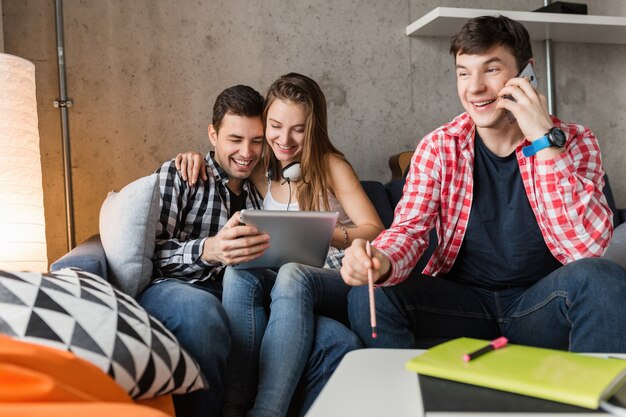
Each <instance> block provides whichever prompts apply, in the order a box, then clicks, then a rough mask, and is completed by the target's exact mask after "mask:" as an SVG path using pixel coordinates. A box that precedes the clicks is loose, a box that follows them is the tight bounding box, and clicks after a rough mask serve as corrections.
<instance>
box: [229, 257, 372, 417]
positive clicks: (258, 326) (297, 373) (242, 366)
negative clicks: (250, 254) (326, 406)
mask: <svg viewBox="0 0 626 417" xmlns="http://www.w3.org/2000/svg"><path fill="white" fill-rule="evenodd" d="M348 291H349V287H348V286H347V285H346V284H344V282H343V280H342V279H341V277H340V275H339V271H338V270H332V269H322V268H314V267H309V266H306V265H300V264H294V263H290V264H286V265H284V266H283V267H281V268H280V270H279V271H278V272H275V271H271V270H236V269H232V268H227V269H226V272H225V274H224V295H223V305H224V309H225V310H226V313H227V314H228V317H229V320H230V323H231V328H232V343H233V344H232V349H231V353H230V356H229V358H228V366H227V382H226V393H225V399H224V416H225V417H231V416H242V415H246V413H247V415H248V416H284V415H285V414H286V413H287V411H288V407H289V404H290V401H291V399H292V396H293V394H294V392H295V390H296V386H297V385H298V383H299V381H301V382H302V380H304V381H308V382H303V384H304V385H301V386H304V389H305V397H304V398H303V399H301V401H300V403H301V404H302V408H301V410H299V411H300V412H302V411H303V409H306V408H308V406H310V404H311V402H312V400H313V399H314V398H315V396H316V395H317V393H319V390H321V387H323V385H324V384H325V382H326V380H327V378H328V377H329V376H330V374H331V373H332V370H334V367H335V366H336V365H337V364H338V362H339V360H340V359H341V357H342V356H343V355H344V354H345V353H347V352H349V351H350V350H353V349H356V348H358V347H360V343H359V341H358V339H357V338H356V336H355V335H354V334H353V333H352V332H350V331H349V330H348V329H347V328H346V327H345V326H343V324H340V323H339V322H337V321H340V322H343V323H347V308H346V306H347V300H346V296H347V294H348ZM270 297H271V302H270V301H269V298H270ZM268 305H269V310H268ZM316 314H318V315H322V316H327V317H328V318H321V317H319V316H316ZM316 317H319V318H318V319H317V320H316ZM329 318H330V319H329ZM331 319H333V320H331ZM335 320H337V321H335ZM337 338H338V339H337ZM329 364H330V365H329ZM320 366H321V367H322V368H320ZM303 375H304V377H303ZM257 377H258V379H257ZM301 378H302V379H301Z"/></svg>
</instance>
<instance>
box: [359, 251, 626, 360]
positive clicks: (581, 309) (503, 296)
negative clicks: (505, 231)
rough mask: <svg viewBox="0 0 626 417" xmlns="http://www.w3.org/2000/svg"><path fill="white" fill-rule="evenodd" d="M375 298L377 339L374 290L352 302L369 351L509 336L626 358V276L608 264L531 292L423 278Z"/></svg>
mask: <svg viewBox="0 0 626 417" xmlns="http://www.w3.org/2000/svg"><path fill="white" fill-rule="evenodd" d="M375 293H376V296H375V297H376V313H377V325H378V338H377V339H372V338H370V337H369V333H370V327H369V322H370V321H369V304H368V293H367V287H355V288H353V289H352V290H351V292H350V294H349V296H348V300H349V303H348V305H349V307H348V309H349V314H350V322H351V324H352V329H353V330H354V331H355V332H356V333H357V335H358V336H359V337H361V339H362V340H363V342H364V344H365V345H366V346H367V347H383V348H413V347H415V343H416V338H418V339H419V338H422V337H430V338H443V339H451V338H455V337H462V336H467V337H476V338H481V339H492V338H495V337H498V336H499V335H503V336H506V337H507V338H508V339H509V341H510V342H511V343H516V344H523V345H531V346H538V347H546V348H553V349H569V350H571V351H575V352H620V353H624V352H626V271H625V270H624V269H623V268H621V267H620V266H618V265H617V264H615V263H613V262H611V261H608V260H605V259H601V258H593V259H581V260H578V261H576V262H572V263H570V264H568V265H565V266H562V267H560V268H559V269H557V270H556V271H554V272H552V273H551V274H549V275H548V276H546V277H544V278H543V279H541V280H540V281H538V282H537V283H535V284H534V285H532V286H530V287H527V288H509V289H505V290H501V291H491V290H487V289H483V288H476V287H471V286H468V285H463V284H459V283H455V282H453V281H450V280H447V279H445V278H435V277H429V276H425V275H422V276H421V277H414V278H409V279H407V280H406V281H404V282H403V283H401V284H399V285H397V286H394V287H380V288H376V290H375Z"/></svg>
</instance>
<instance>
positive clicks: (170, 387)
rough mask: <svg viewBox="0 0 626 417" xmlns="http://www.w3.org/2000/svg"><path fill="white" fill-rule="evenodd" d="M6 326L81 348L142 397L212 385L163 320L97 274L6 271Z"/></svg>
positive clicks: (1, 293) (2, 299)
mask: <svg viewBox="0 0 626 417" xmlns="http://www.w3.org/2000/svg"><path fill="white" fill-rule="evenodd" d="M0 333H5V334H7V335H9V336H12V337H15V338H17V339H20V340H24V341H28V342H32V343H38V344H43V345H47V346H52V347H55V348H59V349H63V350H67V351H70V352H73V353H74V354H75V355H76V356H79V357H81V358H83V359H86V360H87V361H89V362H91V363H93V364H95V365H96V366H98V367H99V368H100V369H102V370H103V371H104V372H106V373H108V374H109V375H110V376H111V377H112V378H114V379H115V381H116V382H117V383H118V384H119V385H121V386H122V387H123V388H124V389H125V390H126V391H127V392H128V394H129V395H130V396H131V397H133V398H135V399H143V398H152V397H156V396H159V395H164V394H170V393H173V394H184V393H187V392H191V391H195V390H197V389H203V388H206V387H207V383H206V380H205V379H204V377H203V376H202V373H201V372H200V369H199V367H198V364H197V363H196V362H195V360H193V359H192V358H191V357H190V356H189V354H188V353H187V352H185V351H184V350H183V349H182V348H181V347H180V345H179V344H178V341H177V340H176V338H175V337H174V335H172V333H170V332H169V331H168V330H167V329H166V328H165V327H164V326H163V325H162V324H161V323H160V322H159V321H158V320H156V319H154V318H153V317H151V316H149V315H148V313H147V312H146V311H145V310H144V309H143V308H142V307H141V306H140V305H139V304H137V302H136V301H135V300H134V299H133V298H132V297H130V296H128V295H126V294H124V293H122V292H121V291H118V290H116V289H114V288H113V287H112V286H111V285H110V284H109V283H108V282H107V281H105V280H104V279H103V278H101V277H98V276H97V275H93V274H90V273H88V272H84V271H80V270H76V269H62V270H60V271H57V272H51V273H45V274H40V273H35V272H6V271H0Z"/></svg>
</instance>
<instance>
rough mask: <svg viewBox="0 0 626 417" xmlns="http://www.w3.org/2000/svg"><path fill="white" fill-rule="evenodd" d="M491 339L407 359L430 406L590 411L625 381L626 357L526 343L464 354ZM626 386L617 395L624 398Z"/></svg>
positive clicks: (459, 342)
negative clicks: (475, 355) (468, 357)
mask: <svg viewBox="0 0 626 417" xmlns="http://www.w3.org/2000/svg"><path fill="white" fill-rule="evenodd" d="M488 343H489V341H486V340H479V339H470V338H459V339H455V340H452V341H449V342H446V343H443V344H441V345H438V346H435V347H433V348H431V349H429V350H428V351H426V352H425V353H424V354H422V355H419V356H417V357H415V358H413V359H411V360H410V361H409V362H407V364H406V367H407V369H409V370H411V371H414V372H417V373H418V374H419V382H420V388H421V390H422V398H423V402H424V407H425V409H426V410H429V411H528V412H533V411H540V412H541V411H546V412H577V411H584V412H588V411H589V409H598V408H599V407H600V403H601V402H602V401H605V400H607V399H609V398H611V397H613V395H614V394H615V393H616V392H617V391H618V390H620V388H621V387H622V386H623V385H624V382H625V381H626V361H625V360H622V359H617V358H603V357H597V356H589V355H582V354H577V353H571V352H565V351H560V350H553V349H543V348H535V347H529V346H522V345H514V344H509V345H507V346H506V347H503V348H501V349H497V350H493V351H490V352H488V353H486V354H484V355H482V356H479V357H478V358H476V359H474V360H471V361H469V362H465V361H464V360H463V356H464V355H465V354H467V353H469V352H473V351H475V350H477V349H480V348H482V347H484V346H485V345H487V344H488ZM624 388H626V386H625V387H624ZM624 391H626V389H621V390H620V393H619V394H620V395H618V396H616V397H620V398H623V397H624V396H625V395H624V394H626V392H624ZM546 400H547V401H546ZM612 402H613V403H614V404H617V405H618V406H623V405H624V401H623V400H620V399H616V400H615V399H614V400H612ZM503 407H504V408H503ZM455 408H460V409H456V410H455Z"/></svg>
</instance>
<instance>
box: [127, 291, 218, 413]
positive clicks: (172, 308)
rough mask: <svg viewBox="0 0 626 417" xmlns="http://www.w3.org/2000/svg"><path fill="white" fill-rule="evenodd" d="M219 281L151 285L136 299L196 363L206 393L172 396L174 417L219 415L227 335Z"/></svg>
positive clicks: (197, 392)
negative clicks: (202, 376)
mask: <svg viewBox="0 0 626 417" xmlns="http://www.w3.org/2000/svg"><path fill="white" fill-rule="evenodd" d="M221 291H222V285H221V282H219V281H204V282H198V283H193V284H190V283H189V282H186V281H182V280H178V279H167V280H163V281H158V282H157V283H154V284H152V285H150V286H149V287H148V288H147V289H146V290H145V291H144V292H143V293H142V294H141V296H140V297H139V298H138V300H137V301H138V302H139V304H141V306H143V308H144V309H145V310H146V311H147V312H148V313H149V314H150V315H151V316H153V317H154V318H156V319H157V320H159V321H160V322H161V323H163V325H164V326H165V327H166V328H167V329H168V330H169V331H171V332H172V333H173V334H174V336H176V338H177V339H178V341H179V343H180V345H181V346H182V347H183V348H184V349H185V350H186V351H187V352H188V353H189V354H190V355H191V356H192V357H193V358H194V359H195V360H196V361H197V362H198V364H199V365H200V370H201V371H202V373H203V374H204V376H205V377H206V378H207V380H208V382H209V389H208V391H207V390H204V391H195V392H192V393H189V394H185V395H175V396H174V407H175V410H176V415H178V416H185V417H187V416H189V417H207V416H208V417H213V416H215V417H217V416H220V415H221V414H220V413H221V404H222V398H223V394H224V374H225V369H226V361H227V358H228V350H229V348H230V332H229V327H228V318H227V316H226V313H225V311H224V309H223V307H222V305H221V303H220V297H221Z"/></svg>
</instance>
